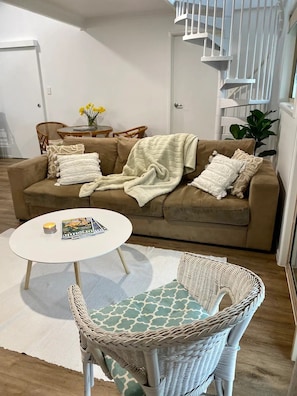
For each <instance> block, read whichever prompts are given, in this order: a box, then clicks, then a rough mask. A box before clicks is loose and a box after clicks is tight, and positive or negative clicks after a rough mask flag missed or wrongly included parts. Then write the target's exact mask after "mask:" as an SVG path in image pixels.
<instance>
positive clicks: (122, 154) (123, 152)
mask: <svg viewBox="0 0 297 396" xmlns="http://www.w3.org/2000/svg"><path fill="white" fill-rule="evenodd" d="M117 142H118V156H117V160H116V163H115V167H114V173H122V170H123V167H124V165H126V162H127V159H128V157H129V154H130V151H131V149H132V147H133V146H134V145H135V143H137V142H139V139H131V138H125V137H121V138H117Z"/></svg>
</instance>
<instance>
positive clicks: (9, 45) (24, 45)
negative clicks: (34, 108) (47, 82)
mask: <svg viewBox="0 0 297 396" xmlns="http://www.w3.org/2000/svg"><path fill="white" fill-rule="evenodd" d="M7 51H8V52H17V51H34V53H33V52H31V54H32V60H33V62H35V65H36V70H37V73H35V75H36V74H38V76H36V77H35V78H36V82H37V87H38V89H39V96H40V103H41V109H40V110H41V113H40V115H41V119H40V121H39V122H42V121H47V111H46V101H45V93H44V85H43V79H42V72H41V63H40V57H39V53H40V46H39V43H38V41H37V40H34V39H32V40H31V39H29V40H19V41H7V42H1V41H0V53H1V52H3V53H4V52H7ZM2 100H4V98H2ZM38 107H40V106H38ZM13 139H14V137H13Z"/></svg>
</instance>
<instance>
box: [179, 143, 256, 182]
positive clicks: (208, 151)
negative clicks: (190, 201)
mask: <svg viewBox="0 0 297 396" xmlns="http://www.w3.org/2000/svg"><path fill="white" fill-rule="evenodd" d="M238 148H240V149H241V150H243V151H245V152H246V153H248V154H253V153H254V148H255V140H254V139H242V140H199V141H198V149H197V154H196V156H197V159H196V169H195V171H194V172H191V173H188V174H187V175H185V176H184V179H185V180H190V181H192V180H193V179H195V177H197V176H198V175H200V173H201V172H202V171H203V170H204V169H205V166H206V165H207V164H208V159H209V157H210V156H211V155H212V153H213V151H217V152H218V153H220V154H223V155H225V156H226V157H232V155H233V154H234V152H235V150H236V149H238Z"/></svg>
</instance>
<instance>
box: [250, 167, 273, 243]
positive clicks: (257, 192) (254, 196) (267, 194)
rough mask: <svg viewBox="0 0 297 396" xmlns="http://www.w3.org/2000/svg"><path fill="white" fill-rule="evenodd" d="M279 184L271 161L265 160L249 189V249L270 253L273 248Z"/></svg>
mask: <svg viewBox="0 0 297 396" xmlns="http://www.w3.org/2000/svg"><path fill="white" fill-rule="evenodd" d="M278 197H279V182H278V178H277V175H276V173H275V171H274V169H273V166H272V163H271V162H270V161H269V160H264V161H263V164H262V165H261V167H260V168H259V170H258V172H257V173H256V174H255V175H254V176H253V178H252V180H251V183H250V188H249V207H250V224H249V227H248V234H247V246H246V247H247V248H250V249H260V250H267V251H269V250H270V249H271V246H272V240H273V235H274V225H275V219H276V213H277V206H278Z"/></svg>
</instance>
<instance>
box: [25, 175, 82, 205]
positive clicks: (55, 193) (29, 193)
mask: <svg viewBox="0 0 297 396" xmlns="http://www.w3.org/2000/svg"><path fill="white" fill-rule="evenodd" d="M55 183H56V180H53V179H44V180H41V181H40V182H38V183H35V184H32V185H31V186H30V187H27V188H26V189H25V190H24V198H25V202H26V203H27V204H28V205H29V206H36V207H42V208H51V209H54V210H61V209H69V208H79V207H89V202H90V200H89V197H85V198H79V196H78V194H79V190H80V188H81V184H72V185H69V186H55Z"/></svg>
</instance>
